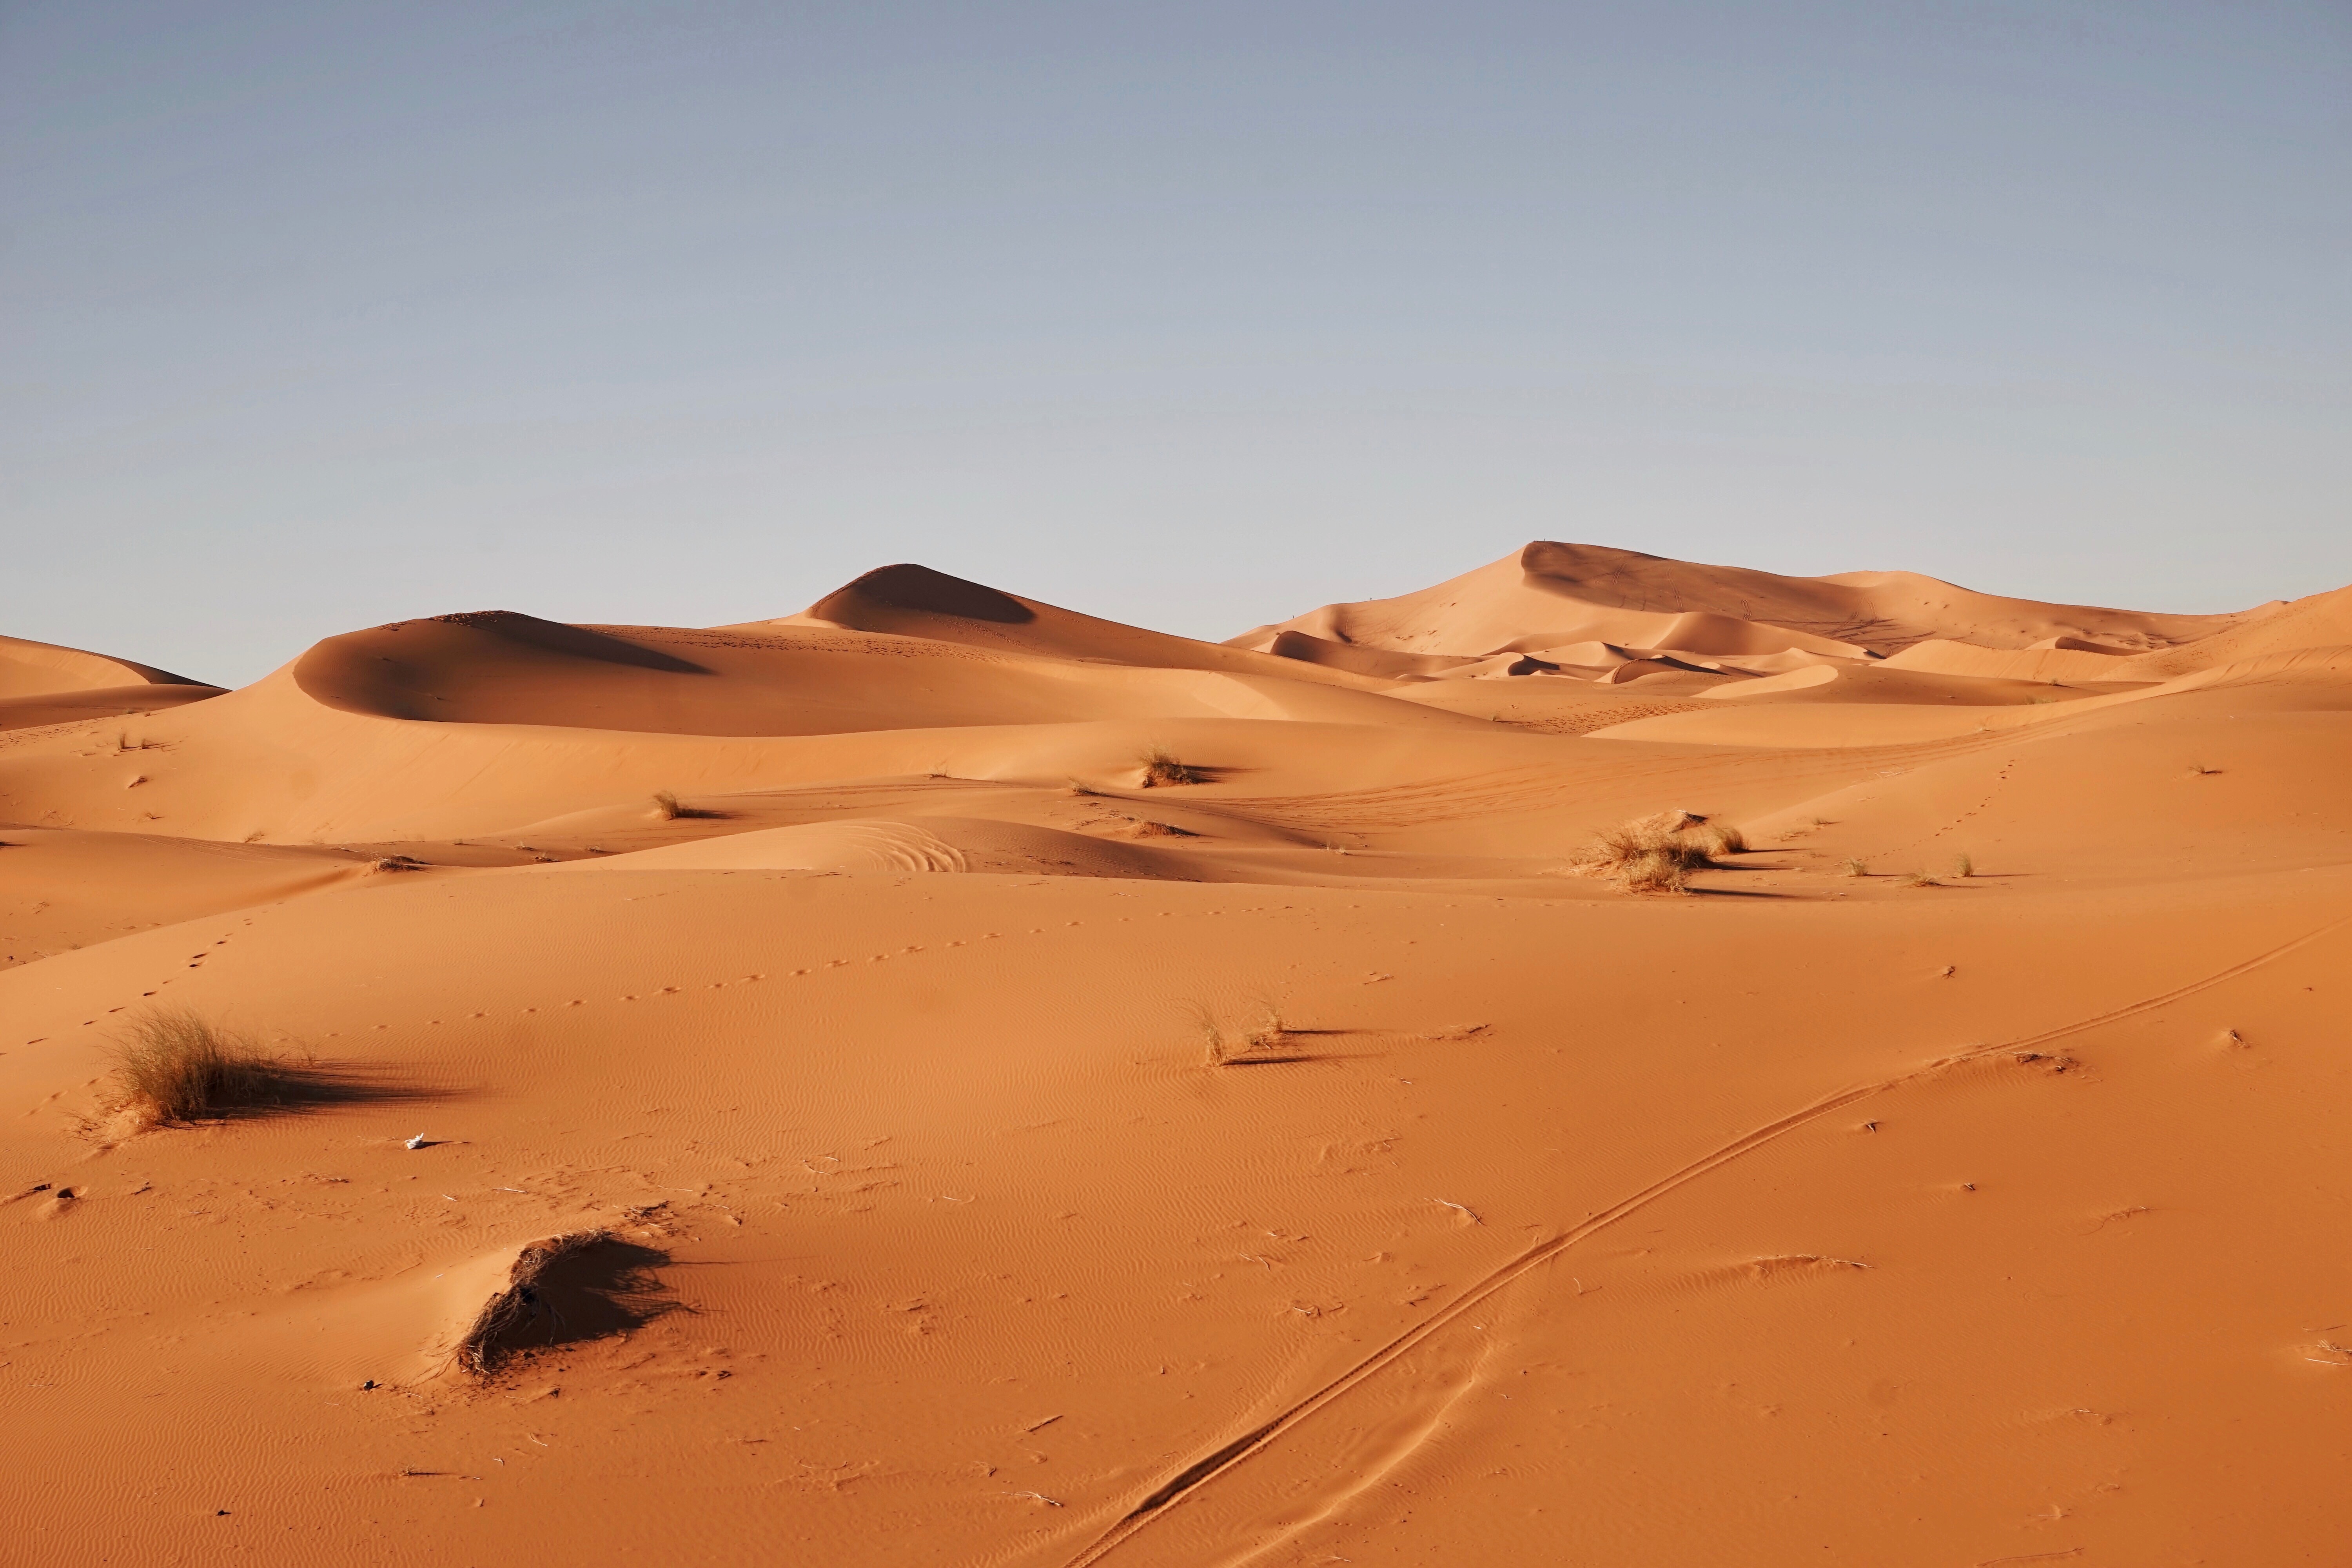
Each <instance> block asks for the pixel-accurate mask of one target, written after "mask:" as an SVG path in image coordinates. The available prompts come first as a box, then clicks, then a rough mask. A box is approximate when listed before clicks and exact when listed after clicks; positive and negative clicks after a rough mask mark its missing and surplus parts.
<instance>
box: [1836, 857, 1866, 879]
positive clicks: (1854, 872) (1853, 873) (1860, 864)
mask: <svg viewBox="0 0 2352 1568" xmlns="http://www.w3.org/2000/svg"><path fill="white" fill-rule="evenodd" d="M1838 874H1839V875H1840V876H1842V877H1867V876H1869V875H1870V862H1869V861H1867V860H1861V859H1853V860H1848V861H1847V862H1846V863H1845V864H1844V865H1843V866H1842V867H1840V868H1838Z"/></svg>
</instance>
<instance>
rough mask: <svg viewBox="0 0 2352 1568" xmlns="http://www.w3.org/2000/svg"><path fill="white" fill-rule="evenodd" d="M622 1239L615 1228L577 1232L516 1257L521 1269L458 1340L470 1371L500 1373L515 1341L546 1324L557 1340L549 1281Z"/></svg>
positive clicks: (460, 1354) (540, 1243) (557, 1319)
mask: <svg viewBox="0 0 2352 1568" xmlns="http://www.w3.org/2000/svg"><path fill="white" fill-rule="evenodd" d="M618 1244H621V1239H618V1237H616V1234H612V1232H609V1229H574V1232H569V1234H562V1237H548V1239H546V1241H531V1244H530V1246H527V1248H522V1256H520V1258H515V1268H513V1269H510V1272H508V1277H506V1289H503V1290H499V1293H497V1295H491V1298H489V1300H487V1302H482V1310H480V1311H478V1314H475V1319H473V1323H470V1326H468V1328H466V1335H463V1338H461V1340H458V1342H457V1359H458V1361H461V1363H463V1366H466V1371H470V1373H475V1375H478V1377H487V1375H489V1373H494V1371H499V1363H501V1361H506V1356H508V1354H513V1350H515V1340H520V1338H522V1331H524V1328H531V1326H534V1323H539V1321H546V1326H548V1335H546V1338H548V1340H551V1342H552V1340H555V1338H558V1335H560V1333H562V1331H564V1323H562V1321H560V1317H558V1314H555V1310H552V1302H548V1300H546V1279H548V1272H551V1269H555V1268H558V1265H560V1262H564V1260H567V1258H576V1256H579V1253H585V1250H591V1248H597V1246H618Z"/></svg>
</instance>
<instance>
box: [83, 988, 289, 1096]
mask: <svg viewBox="0 0 2352 1568" xmlns="http://www.w3.org/2000/svg"><path fill="white" fill-rule="evenodd" d="M114 1073H115V1079H116V1083H117V1087H118V1091H119V1100H120V1104H121V1107H122V1108H124V1109H129V1110H137V1111H139V1112H141V1113H142V1114H143V1115H144V1116H146V1117H147V1118H148V1119H149V1120H150V1121H155V1122H159V1123H163V1124H170V1123H173V1122H186V1121H196V1120H198V1119H200V1118H203V1117H207V1116H226V1115H230V1114H233V1113H235V1112H236V1111H240V1110H257V1109H260V1108H262V1107H266V1106H274V1105H280V1104H283V1103H284V1102H285V1100H286V1099H287V1089H288V1082H287V1073H286V1069H285V1066H284V1064H283V1063H281V1062H280V1061H279V1060H278V1058H276V1057H273V1056H270V1055H269V1054H268V1053H267V1052H265V1051H263V1050H262V1049H261V1047H259V1046H258V1045H257V1044H256V1043H255V1042H254V1041H253V1040H252V1039H251V1038H249V1037H247V1036H244V1035H238V1034H234V1033H231V1032H230V1031H228V1030H226V1029H223V1028H221V1027H220V1026H217V1025H215V1024H214V1023H212V1022H211V1021H210V1020H208V1019H205V1018H204V1017H202V1016H198V1015H196V1014H194V1013H190V1012H184V1011H163V1010H158V1011H156V1012H152V1013H150V1014H148V1015H147V1016H144V1017H142V1018H140V1019H138V1020H136V1021H134V1022H133V1023H132V1024H131V1035H130V1037H129V1038H128V1039H125V1040H123V1041H121V1042H120V1043H119V1044H118V1045H117V1046H116V1047H115V1048H114Z"/></svg>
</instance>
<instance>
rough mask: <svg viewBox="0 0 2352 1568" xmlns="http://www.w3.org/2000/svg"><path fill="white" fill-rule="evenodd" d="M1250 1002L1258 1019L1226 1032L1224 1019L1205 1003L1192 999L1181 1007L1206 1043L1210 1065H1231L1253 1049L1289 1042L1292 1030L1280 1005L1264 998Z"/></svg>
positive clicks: (1265, 1048) (1243, 1058) (1267, 1047)
mask: <svg viewBox="0 0 2352 1568" xmlns="http://www.w3.org/2000/svg"><path fill="white" fill-rule="evenodd" d="M1252 1006H1253V1007H1254V1009H1255V1012H1256V1014H1257V1023H1256V1025H1255V1026H1254V1027H1252V1028H1250V1029H1248V1030H1246V1031H1244V1032H1243V1033H1240V1034H1229V1033H1227V1032H1226V1029H1225V1026H1224V1024H1223V1021H1221V1020H1220V1019H1219V1018H1218V1016H1217V1015H1216V1013H1215V1011H1214V1010H1213V1008H1211V1007H1210V1006H1209V1005H1207V1004H1206V1003H1202V1002H1195V1003H1192V1004H1191V1005H1188V1006H1187V1007H1186V1008H1185V1009H1184V1011H1185V1015H1186V1016H1188V1017H1190V1018H1191V1019H1192V1026H1193V1027H1194V1028H1195V1029H1196V1030H1198V1031H1199V1033H1200V1036H1201V1043H1202V1045H1203V1046H1204V1047H1207V1050H1208V1058H1209V1065H1210V1066H1211V1067H1230V1066H1232V1065H1233V1064H1234V1063H1235V1062H1240V1061H1245V1060H1248V1059H1250V1058H1251V1053H1252V1052H1255V1051H1265V1050H1271V1049H1273V1048H1275V1047H1278V1046H1282V1045H1285V1044H1286V1043H1288V1041H1289V1039H1290V1035H1291V1030H1290V1027H1289V1026H1288V1025H1287V1024H1286V1023H1285V1022H1284V1021H1283V1016H1282V1009H1281V1008H1280V1007H1279V1006H1278V1005H1276V1004H1274V1003H1272V1002H1269V1001H1265V1000H1263V999H1260V1000H1258V1001H1256V1002H1255V1003H1253V1004H1252ZM1258 1059H1260V1060H1264V1059H1265V1058H1258ZM1277 1059H1278V1058H1277Z"/></svg>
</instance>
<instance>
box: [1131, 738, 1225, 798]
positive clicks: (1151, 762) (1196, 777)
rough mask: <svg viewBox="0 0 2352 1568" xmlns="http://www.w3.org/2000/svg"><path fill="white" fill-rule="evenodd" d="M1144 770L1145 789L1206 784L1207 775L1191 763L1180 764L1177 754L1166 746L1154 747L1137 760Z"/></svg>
mask: <svg viewBox="0 0 2352 1568" xmlns="http://www.w3.org/2000/svg"><path fill="white" fill-rule="evenodd" d="M1136 762H1137V763H1139V765H1140V766H1141V767H1142V769H1143V787H1144V788H1145V789H1158V788H1164V787H1166V786H1167V785H1170V784H1205V783H1207V782H1208V780H1207V775H1206V774H1204V773H1202V772H1201V770H1200V769H1198V768H1196V767H1193V766H1192V765H1191V764H1189V763H1182V762H1179V761H1178V760H1177V758H1176V753H1175V752H1171V751H1170V750H1169V749H1168V748H1167V747H1165V746H1152V747H1150V748H1149V749H1147V750H1146V751H1145V752H1144V753H1143V754H1142V755H1141V756H1139V757H1138V758H1137V759H1136Z"/></svg>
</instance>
